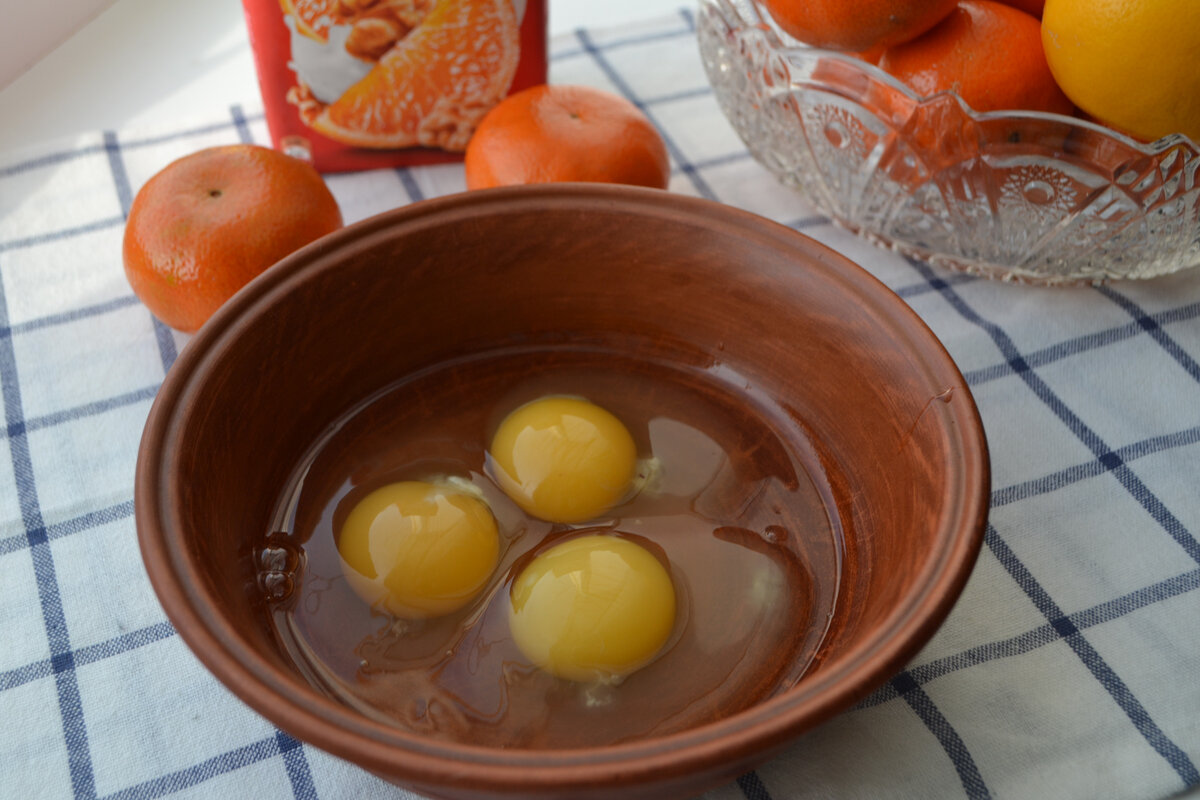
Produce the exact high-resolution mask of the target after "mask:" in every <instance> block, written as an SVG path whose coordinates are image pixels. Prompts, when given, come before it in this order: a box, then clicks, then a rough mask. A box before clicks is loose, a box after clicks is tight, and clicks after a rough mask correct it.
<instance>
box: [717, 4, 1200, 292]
mask: <svg viewBox="0 0 1200 800" xmlns="http://www.w3.org/2000/svg"><path fill="white" fill-rule="evenodd" d="M697 28H698V38H699V45H700V53H701V57H702V59H703V62H704V67H705V70H706V71H707V73H708V79H709V81H710V82H711V83H712V85H713V88H714V90H715V92H716V97H717V101H718V103H719V104H720V106H721V110H722V111H723V112H724V114H725V116H726V117H728V119H729V121H730V122H731V123H732V125H733V127H734V129H735V130H736V131H737V133H738V135H739V136H741V138H742V140H743V141H744V142H745V143H746V146H747V147H748V148H749V150H750V153H751V154H752V155H753V156H754V158H755V159H757V160H758V161H759V162H760V163H761V164H763V165H764V166H765V167H766V168H767V169H768V170H770V171H771V172H772V173H773V174H774V175H775V176H776V177H777V178H778V179H779V180H780V181H782V182H783V183H784V184H786V185H788V186H790V187H792V188H794V189H796V190H798V191H799V192H800V193H801V194H803V195H804V196H805V197H806V198H808V199H809V200H810V201H811V202H812V203H813V204H814V205H815V206H816V207H817V208H818V209H819V210H820V211H821V212H822V213H824V214H826V215H827V216H829V217H830V218H831V219H833V220H834V221H835V222H837V223H839V224H841V225H843V226H844V227H846V228H848V229H850V230H852V231H855V232H857V233H859V234H861V235H862V236H864V237H866V238H867V239H869V240H871V241H873V242H875V243H876V244H879V245H881V246H884V247H888V248H891V249H893V250H895V251H897V252H900V253H902V254H905V255H907V256H911V257H915V258H918V259H920V260H922V261H925V262H927V263H930V264H935V265H941V266H945V267H950V268H954V269H959V270H965V271H967V272H970V273H974V274H979V275H985V276H988V277H992V278H999V279H1002V280H1009V281H1022V282H1029V283H1041V284H1061V283H1078V282H1087V281H1092V282H1099V281H1104V280H1109V279H1127V278H1151V277H1155V276H1159V275H1165V274H1168V273H1172V272H1178V271H1180V270H1183V269H1187V268H1190V267H1194V266H1197V265H1200V147H1197V145H1196V143H1195V142H1193V141H1191V140H1190V139H1189V138H1187V137H1186V136H1184V135H1182V134H1173V135H1171V136H1166V137H1164V138H1162V139H1159V140H1158V141H1156V142H1151V143H1147V144H1143V143H1139V142H1137V141H1134V140H1133V139H1130V138H1128V137H1126V136H1123V135H1121V134H1119V133H1116V132H1114V131H1112V130H1109V129H1107V128H1104V127H1103V126H1100V125H1097V124H1093V123H1091V122H1088V121H1085V120H1081V119H1076V118H1073V117H1066V116H1062V115H1058V114H1048V113H1040V112H1034V111H1024V112H991V113H979V112H975V111H973V110H971V109H970V108H969V107H968V106H967V105H966V104H965V103H964V102H963V101H962V100H961V99H960V98H959V97H957V96H956V95H954V94H953V93H943V94H938V95H935V96H933V97H929V98H920V97H918V96H917V95H916V94H915V93H914V92H913V91H912V90H910V89H909V88H908V87H906V86H904V85H903V84H902V83H900V82H899V81H897V80H896V79H894V78H892V77H891V76H890V75H888V74H887V73H885V72H883V71H882V70H880V69H878V68H876V67H875V66H873V65H871V64H869V63H867V62H865V61H862V60H860V59H858V58H855V57H853V56H851V55H849V54H846V53H836V52H832V51H828V50H819V49H816V48H811V47H807V46H805V45H803V44H800V43H798V42H796V41H795V40H794V39H792V38H790V37H789V36H788V35H787V34H785V33H783V32H782V31H781V30H780V29H779V28H778V26H776V25H775V23H774V21H773V20H772V19H771V17H770V14H768V13H767V11H766V9H765V8H764V7H763V6H762V5H761V3H759V2H756V1H755V0H701V3H700V13H699V18H698V21H697Z"/></svg>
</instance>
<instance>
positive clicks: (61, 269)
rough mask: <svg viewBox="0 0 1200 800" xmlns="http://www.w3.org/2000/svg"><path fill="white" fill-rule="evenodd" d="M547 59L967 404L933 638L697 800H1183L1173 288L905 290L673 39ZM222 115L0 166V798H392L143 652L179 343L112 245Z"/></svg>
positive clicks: (1196, 736)
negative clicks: (649, 135)
mask: <svg viewBox="0 0 1200 800" xmlns="http://www.w3.org/2000/svg"><path fill="white" fill-rule="evenodd" d="M551 52H552V67H551V75H552V79H553V80H554V81H555V82H558V83H584V84H591V85H595V86H599V87H602V88H606V89H610V90H613V91H616V92H619V93H621V94H623V95H625V96H627V97H629V98H631V99H633V100H634V101H635V102H636V103H638V104H639V105H640V106H642V107H643V108H644V109H645V110H646V112H647V113H648V114H649V115H650V117H651V118H652V119H653V120H654V122H655V123H656V124H657V125H658V126H659V127H660V128H661V130H662V132H663V134H664V136H665V137H666V139H667V142H668V146H669V149H670V153H671V156H672V159H673V163H674V173H673V177H672V183H671V189H672V191H675V192H681V193H685V194H693V195H702V196H705V197H710V198H715V199H717V200H720V201H724V202H726V203H730V204H733V205H737V206H741V207H744V208H747V209H750V210H752V211H755V212H758V213H761V214H763V215H765V216H767V217H771V218H773V219H776V220H778V221H781V222H783V223H785V224H788V225H791V226H793V227H795V228H798V229H800V230H802V231H803V232H804V233H806V234H808V235H809V236H812V237H814V238H816V239H819V240H820V241H822V242H825V243H827V244H829V245H831V246H832V247H834V248H836V249H837V250H839V251H841V252H843V253H845V254H846V255H848V256H849V257H850V258H851V259H853V260H854V261H856V262H858V263H860V264H862V265H863V266H864V267H865V268H867V269H868V270H870V271H871V272H872V273H874V274H875V275H877V276H878V277H879V278H880V279H882V280H883V281H884V282H885V283H887V284H888V285H889V286H890V287H892V288H893V289H894V290H895V291H896V292H897V293H898V294H899V295H900V296H901V297H903V298H904V299H905V300H906V301H907V302H908V303H909V304H910V305H911V306H912V307H913V308H914V309H915V310H916V311H917V313H918V314H920V315H921V316H922V317H923V318H924V319H925V320H926V321H927V322H928V323H929V325H930V326H931V327H932V328H933V330H934V331H935V332H936V333H937V335H938V336H939V337H940V338H941V339H942V341H943V342H944V343H945V344H946V346H947V348H948V349H949V351H950V353H951V354H952V355H953V357H954V358H955V359H956V361H957V362H958V364H959V366H960V367H961V369H962V371H963V372H964V373H965V375H966V377H967V380H968V382H969V383H970V385H971V387H972V390H973V391H974V394H975V398H976V400H977V402H978V404H979V407H980V410H981V412H982V416H983V421H984V424H985V427H986V430H987V436H988V440H989V442H990V446H991V454H992V466H993V493H992V506H993V510H992V512H991V518H990V522H989V524H988V527H987V534H986V544H985V546H984V548H983V552H982V554H981V556H980V559H979V563H978V566H977V568H976V570H975V573H974V575H973V577H972V578H971V581H970V583H969V585H968V586H967V588H966V591H965V593H964V595H963V597H962V599H961V601H960V602H959V604H958V606H957V607H956V609H955V610H954V612H953V614H952V615H951V617H950V619H949V620H948V622H947V623H946V624H945V626H944V628H943V629H942V630H941V631H940V632H939V633H938V635H937V636H936V637H935V638H934V639H933V641H932V642H931V643H930V644H929V646H928V647H926V648H925V650H924V651H923V652H922V653H920V655H919V656H918V657H917V658H916V659H915V660H914V661H913V662H912V663H911V664H909V665H908V667H907V668H906V669H905V670H904V671H903V672H902V673H900V674H899V675H897V676H896V677H895V678H894V679H893V680H892V681H891V682H889V683H888V684H887V685H886V686H884V687H883V688H882V689H880V690H879V691H878V692H876V693H875V694H874V695H873V696H871V697H870V698H869V699H867V700H866V701H865V702H863V703H862V704H861V705H860V706H859V707H858V708H856V709H854V710H852V711H850V712H848V713H846V714H844V715H842V716H840V717H839V718H837V719H835V720H833V721H832V722H830V723H828V724H826V725H825V726H823V727H822V728H820V729H819V730H816V731H814V732H812V733H811V734H809V735H807V736H805V737H803V738H802V739H800V740H799V741H797V742H796V743H795V745H794V746H792V747H791V748H790V749H789V750H788V751H787V753H786V754H785V755H783V756H782V757H780V758H777V759H775V760H773V761H771V762H770V763H767V764H765V765H763V766H762V767H761V768H760V769H758V770H757V771H755V772H753V773H750V774H747V775H745V776H743V777H742V778H740V779H739V780H738V781H737V782H735V783H731V784H729V785H728V786H726V787H723V788H721V789H718V790H715V791H714V792H712V793H711V797H712V798H742V797H744V798H749V799H750V800H764V799H765V798H825V797H839V798H910V797H912V798H927V797H937V798H943V797H962V796H966V797H971V798H984V797H996V798H1089V800H1090V798H1139V799H1141V798H1163V797H1168V796H1171V795H1174V794H1176V793H1179V792H1182V791H1184V790H1185V789H1186V788H1188V787H1193V788H1194V787H1197V785H1200V591H1197V590H1198V589H1200V363H1198V360H1200V319H1198V317H1200V271H1194V272H1193V273H1191V274H1183V275H1178V276H1175V277H1170V278H1166V279H1161V280H1156V281H1154V282H1150V283H1140V284H1117V285H1110V286H1104V287H1099V288H1093V287H1086V288H1072V289H1053V290H1048V289H1038V288H1028V287H1019V286H1011V285H1005V284H1000V283H995V282H990V281H987V280H980V279H975V278H971V277H966V276H964V275H959V274H952V273H947V272H942V271H939V270H936V269H931V268H928V267H926V266H922V265H920V264H917V263H913V262H910V261H907V260H905V259H904V258H901V257H899V256H896V255H893V254H891V253H887V252H884V251H881V250H878V249H875V248H873V247H872V246H871V245H869V244H866V243H864V242H862V241H860V240H858V239H856V238H855V237H854V236H852V235H850V234H848V233H846V232H844V231H842V230H840V229H838V228H836V227H834V226H832V225H831V224H830V223H829V222H828V221H827V220H826V219H824V218H822V217H821V216H819V215H818V214H816V213H815V212H814V210H813V209H812V207H811V206H809V205H808V204H807V203H806V202H805V200H804V199H803V198H801V197H799V196H797V195H795V194H793V193H792V192H790V191H789V190H787V189H784V188H782V187H780V186H779V185H777V184H776V183H775V182H774V180H773V179H772V178H771V177H770V176H769V175H768V174H767V172H766V171H765V170H764V169H762V168H761V167H760V166H759V165H758V164H756V163H755V162H754V161H753V160H752V159H751V158H750V157H749V156H748V155H747V152H746V149H745V147H744V146H743V145H742V143H741V142H740V141H739V140H738V139H737V138H736V137H735V135H734V134H733V133H732V131H731V129H730V128H729V126H728V125H727V124H726V122H725V120H724V119H723V118H722V116H721V114H720V112H719V111H718V109H717V106H716V103H715V101H714V98H713V95H712V92H711V91H710V90H709V88H708V86H707V83H706V80H705V77H704V73H703V71H702V69H701V66H700V62H699V57H698V55H697V50H696V44H695V30H694V19H693V16H692V14H691V13H690V12H688V11H686V10H684V11H681V13H679V14H678V15H676V16H672V17H669V18H664V19H659V20H655V21H651V22H648V23H645V24H642V25H636V26H626V27H623V28H621V29H620V30H619V31H618V30H606V31H580V32H578V33H577V34H576V35H574V36H569V37H562V38H558V39H556V40H554V41H553V42H552V48H551ZM249 80H251V79H250V78H249V77H248V81H249ZM247 91H248V92H253V91H254V90H253V84H252V83H248V89H247ZM233 100H237V101H239V104H238V105H234V106H233V107H232V108H222V109H215V110H213V111H212V113H211V114H210V115H209V116H208V117H201V118H198V119H197V120H193V121H186V122H185V121H180V120H164V121H163V123H164V124H163V126H162V127H161V128H160V129H157V130H148V129H144V128H141V129H138V130H118V131H109V132H98V133H96V134H94V135H89V136H82V137H79V138H77V139H75V140H73V141H67V142H57V143H50V144H46V145H45V146H43V147H40V148H38V149H37V150H35V151H30V152H23V153H15V154H8V155H5V156H0V384H2V386H3V396H2V405H3V422H4V426H3V428H0V797H3V798H14V799H20V800H26V799H27V798H35V797H39V798H40V797H45V798H64V797H78V798H96V797H102V798H142V797H162V796H167V795H170V796H172V797H204V798H209V797H216V798H228V797H233V798H242V797H245V798H258V799H259V800H272V799H273V798H291V797H295V798H303V799H304V800H308V799H309V798H322V799H323V800H328V799H329V798H395V797H410V796H411V795H408V794H407V793H405V792H403V791H401V790H398V789H395V788H392V787H389V786H386V785H384V784H383V783H381V782H380V781H378V780H377V779H375V778H373V777H371V776H370V775H368V774H366V773H365V772H362V771H361V770H359V769H357V768H355V767H353V766H351V765H348V764H346V763H344V762H341V761H339V760H338V759H335V758H333V757H331V756H329V755H326V754H324V753H322V752H320V751H318V750H316V749H314V748H312V747H310V746H307V745H304V744H302V743H300V742H297V741H296V740H294V739H293V738H291V737H290V736H288V735H287V734H285V733H283V732H280V731H278V730H276V729H274V728H273V727H272V726H271V725H270V724H268V723H267V722H265V721H264V720H263V719H261V718H260V717H258V716H257V715H256V714H255V713H253V712H251V711H250V710H249V709H247V708H246V707H245V706H243V705H242V704H241V703H240V702H239V701H238V700H236V699H235V698H234V697H233V696H232V695H231V694H230V693H228V692H227V691H226V690H225V689H224V688H223V687H222V686H221V685H220V684H218V683H217V682H216V681H215V680H214V679H213V678H212V677H211V676H210V675H209V674H208V673H207V672H206V671H205V670H204V669H203V668H202V667H201V666H200V664H199V662H198V661H197V660H196V659H195V658H194V657H193V656H192V654H191V653H190V651H189V650H188V649H187V648H186V647H185V646H184V645H183V643H182V642H181V641H180V639H179V637H178V636H177V635H176V634H175V632H174V630H173V629H172V627H171V625H170V624H169V623H168V622H167V621H166V619H165V618H164V616H163V613H162V610H161V609H160V607H159V605H158V603H157V601H156V599H155V597H154V594H153V592H152V591H151V589H150V585H149V583H148V582H147V579H146V577H145V575H144V572H143V569H142V565H141V561H140V559H139V555H138V549H137V542H136V533H135V528H134V519H133V502H132V496H133V474H134V460H135V456H136V451H137V446H138V441H139V437H140V434H141V429H142V425H143V423H144V421H145V418H146V414H147V411H148V409H149V407H150V404H151V401H152V400H153V398H154V395H155V392H156V390H157V389H158V386H159V384H160V382H161V381H162V379H163V375H164V373H165V372H166V370H168V369H169V368H170V366H171V363H172V361H173V360H174V359H175V357H176V355H177V354H178V352H179V351H180V349H181V348H183V347H185V346H186V343H187V342H186V337H183V336H181V335H179V334H176V333H173V332H171V331H170V330H168V329H167V328H165V327H164V326H162V325H161V324H160V323H157V322H156V321H155V320H154V319H153V318H152V317H151V316H150V314H149V313H148V312H147V311H146V310H145V309H144V308H143V307H142V306H141V304H140V303H139V302H138V301H137V300H136V299H135V298H134V297H133V295H132V294H131V292H130V290H129V287H128V285H127V284H126V282H125V278H124V275H123V272H122V267H121V255H120V252H121V236H122V226H123V222H124V219H125V214H126V213H127V211H128V209H129V205H130V202H131V199H132V197H133V195H134V193H135V192H136V190H137V188H138V187H139V186H140V185H141V183H142V182H143V181H145V180H146V179H147V178H148V177H149V176H150V175H151V174H153V173H154V172H156V171H157V170H158V169H160V168H161V167H163V166H164V165H166V164H167V163H168V162H169V161H171V160H172V159H174V158H176V157H178V156H181V155H184V154H185V153H188V152H191V151H194V150H197V149H199V148H201V147H205V146H208V145H213V144H218V143H227V142H235V141H256V142H265V141H266V131H265V128H264V124H263V120H262V115H261V113H260V111H259V109H258V107H257V106H256V105H255V97H254V96H253V95H250V96H249V97H243V98H231V102H232V101H233ZM200 111H202V110H200ZM1194 179H1195V177H1194V176H1193V180H1194ZM328 182H329V185H330V187H331V188H332V189H333V191H334V193H335V194H336V196H337V198H338V200H339V202H340V203H341V206H342V209H343V212H344V215H345V217H346V219H347V221H354V220H357V219H361V218H363V217H366V216H368V215H371V214H374V213H376V212H379V211H383V210H386V209H389V208H392V207H395V206H397V205H402V204H405V203H409V202H414V201H419V200H421V199H422V198H424V197H429V196H432V195H440V194H445V193H448V192H453V191H458V190H461V189H462V188H463V180H462V171H461V167H459V166H457V165H450V166H438V167H428V168H419V169H399V170H381V171H376V172H370V173H361V174H353V175H333V176H329V178H328Z"/></svg>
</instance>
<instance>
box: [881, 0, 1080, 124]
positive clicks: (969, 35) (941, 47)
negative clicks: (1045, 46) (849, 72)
mask: <svg viewBox="0 0 1200 800" xmlns="http://www.w3.org/2000/svg"><path fill="white" fill-rule="evenodd" d="M879 67H880V68H881V69H883V70H884V71H886V72H889V73H891V74H892V75H894V76H896V77H897V78H899V79H900V80H902V81H904V82H905V83H907V84H908V85H909V86H911V87H912V89H913V90H914V91H916V92H917V93H918V94H920V95H922V96H925V97H928V96H930V95H934V94H937V93H938V92H945V91H953V92H955V93H956V94H957V95H958V96H959V97H961V98H962V99H963V100H965V101H966V102H967V105H969V106H970V107H971V108H973V109H975V110H976V111H999V110H1009V111H1012V110H1032V111H1049V112H1054V113H1058V114H1070V113H1072V112H1073V111H1074V106H1073V105H1072V103H1071V101H1070V100H1068V99H1067V96H1066V95H1064V94H1063V93H1062V90H1061V89H1059V88H1058V84H1056V83H1055V82H1054V76H1053V75H1051V74H1050V68H1049V67H1048V66H1047V65H1046V58H1045V56H1044V55H1043V54H1042V39H1041V27H1040V26H1039V25H1038V21H1037V20H1036V19H1034V18H1033V17H1032V16H1030V15H1029V14H1026V13H1025V12H1024V11H1021V10H1019V9H1016V8H1013V7H1012V6H1008V5H1004V4H1003V3H998V2H994V1H993V0H961V2H959V4H958V6H957V7H956V8H955V9H954V10H953V11H952V12H951V13H950V14H949V16H947V17H946V18H945V19H944V20H942V21H941V22H940V23H938V24H937V25H936V26H935V27H934V28H932V29H931V30H929V31H928V32H926V33H925V34H923V35H921V36H919V37H917V38H916V39H913V40H912V41H910V42H905V43H903V44H898V45H895V46H893V47H889V48H888V49H887V50H886V51H884V53H883V55H882V56H881V57H880V59H879Z"/></svg>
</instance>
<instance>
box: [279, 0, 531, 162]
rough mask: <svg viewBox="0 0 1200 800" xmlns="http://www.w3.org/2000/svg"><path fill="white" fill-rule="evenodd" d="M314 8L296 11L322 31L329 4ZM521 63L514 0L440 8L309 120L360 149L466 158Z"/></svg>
mask: <svg viewBox="0 0 1200 800" xmlns="http://www.w3.org/2000/svg"><path fill="white" fill-rule="evenodd" d="M285 2H287V0H285ZM292 2H295V0H292ZM307 2H308V3H310V4H311V5H310V6H306V7H305V10H301V9H300V8H298V7H295V6H294V8H296V10H297V12H298V13H303V14H306V15H307V19H309V20H310V21H309V22H306V24H307V25H308V26H309V27H310V28H311V29H312V30H314V31H319V30H320V25H319V24H318V20H320V19H323V18H324V17H323V16H322V14H321V13H320V12H319V10H315V7H316V6H318V5H319V4H320V3H321V2H322V0H307ZM324 2H325V3H326V4H327V5H331V4H332V0H324ZM314 14H315V16H314ZM297 24H299V22H298V23H297ZM519 56H520V42H519V31H518V27H517V18H516V12H515V11H514V9H513V4H512V0H436V2H435V3H434V5H433V7H432V9H431V10H430V11H429V12H428V14H426V15H425V16H424V17H423V18H422V19H421V20H420V22H418V23H417V25H416V27H414V28H413V29H412V30H409V31H407V32H405V34H404V35H403V36H402V37H401V38H400V39H399V40H397V41H396V43H395V44H394V45H392V46H391V47H390V49H388V50H387V51H386V52H384V53H383V55H382V56H380V57H379V60H378V61H377V62H376V64H375V66H374V67H372V68H371V70H370V72H368V73H367V75H366V77H364V78H363V79H362V80H360V81H358V82H357V83H355V84H354V85H353V86H351V87H350V88H349V89H347V90H346V91H345V93H343V94H342V95H341V97H339V98H338V99H337V100H334V101H333V102H331V103H329V104H328V105H325V104H321V103H313V104H311V106H309V107H308V108H310V109H311V110H309V111H304V112H303V113H302V118H304V120H305V122H307V123H308V125H309V126H310V127H312V128H313V130H315V131H317V132H318V133H321V134H323V135H324V136H327V137H329V138H330V139H334V140H336V141H339V142H342V143H345V144H351V145H355V146H358V147H370V148H394V147H412V146H416V145H423V146H426V147H440V148H443V149H445V150H457V151H461V150H463V149H464V148H465V147H466V145H467V141H468V140H469V139H470V137H471V133H472V131H473V130H474V129H475V126H476V124H477V123H478V122H479V120H480V118H482V117H483V115H484V114H485V113H487V111H488V109H490V108H491V107H492V106H493V105H495V104H496V103H497V102H499V101H500V99H501V98H502V97H504V95H505V94H506V93H507V92H508V89H509V87H510V86H511V85H512V80H513V76H514V75H515V74H516V70H517V61H518V59H519ZM350 57H351V56H347V58H350Z"/></svg>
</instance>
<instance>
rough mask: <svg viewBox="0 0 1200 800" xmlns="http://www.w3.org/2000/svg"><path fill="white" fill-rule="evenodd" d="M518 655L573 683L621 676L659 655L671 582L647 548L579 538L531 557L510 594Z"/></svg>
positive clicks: (666, 633)
mask: <svg viewBox="0 0 1200 800" xmlns="http://www.w3.org/2000/svg"><path fill="white" fill-rule="evenodd" d="M510 602H511V605H510V607H509V629H510V631H511V633H512V637H513V641H514V642H515V643H516V645H517V647H518V648H519V649H520V651H521V653H522V654H523V655H524V656H525V657H526V658H527V659H529V660H530V661H531V662H533V663H534V664H536V665H537V666H539V667H541V668H542V669H544V670H546V671H547V672H550V673H552V674H554V675H557V676H558V677H560V678H567V679H568V680H573V681H594V680H600V681H606V682H611V681H612V680H613V679H615V678H621V677H624V676H625V675H628V674H629V673H631V672H633V671H634V670H636V669H639V668H640V667H643V666H645V665H646V664H648V663H649V662H650V661H652V660H653V659H654V657H655V656H656V655H658V652H659V650H660V649H661V648H662V646H663V645H664V644H665V643H666V641H667V639H668V638H669V637H670V635H671V628H672V627H673V626H674V624H675V587H674V586H673V585H672V584H671V578H670V576H669V575H668V574H667V570H666V569H665V568H664V567H663V565H662V564H661V563H660V562H659V560H658V559H657V558H655V557H654V556H653V555H651V554H650V552H649V551H647V550H646V549H645V548H643V547H641V546H640V545H637V544H635V543H633V542H631V541H629V540H628V539H622V538H620V537H618V536H605V535H593V536H581V537H579V538H577V539H570V540H568V541H565V542H563V543H561V544H558V545H555V546H554V547H551V548H550V549H549V550H547V551H546V552H544V553H541V554H539V555H538V556H536V557H535V558H534V559H533V560H532V561H531V562H530V563H529V565H528V566H527V567H525V569H524V570H523V571H522V572H521V574H520V575H519V576H518V577H517V579H516V581H515V582H514V583H513V585H512V589H511V591H510Z"/></svg>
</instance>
